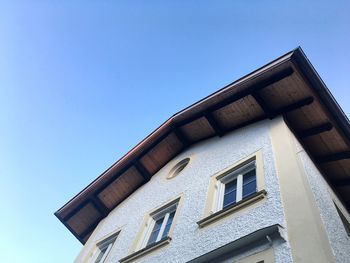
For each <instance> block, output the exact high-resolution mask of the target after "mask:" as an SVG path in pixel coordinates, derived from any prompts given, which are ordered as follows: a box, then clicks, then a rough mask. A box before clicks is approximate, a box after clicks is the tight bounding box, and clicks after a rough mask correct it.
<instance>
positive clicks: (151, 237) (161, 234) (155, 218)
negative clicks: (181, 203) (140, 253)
mask: <svg viewBox="0 0 350 263" xmlns="http://www.w3.org/2000/svg"><path fill="white" fill-rule="evenodd" d="M176 208H177V203H175V204H171V205H170V206H167V207H165V208H164V209H162V210H161V211H159V212H156V213H154V214H151V215H150V218H149V219H148V222H147V224H146V229H145V234H144V237H143V239H142V242H141V244H140V246H139V249H142V248H144V247H147V246H151V245H152V244H154V243H156V242H158V241H161V240H163V239H165V238H166V237H167V236H168V234H169V230H170V228H171V225H172V223H173V220H174V216H175V212H176Z"/></svg>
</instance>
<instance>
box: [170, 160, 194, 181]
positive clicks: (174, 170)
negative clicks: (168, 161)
mask: <svg viewBox="0 0 350 263" xmlns="http://www.w3.org/2000/svg"><path fill="white" fill-rule="evenodd" d="M189 162H190V158H185V159H183V160H181V161H180V162H178V163H177V164H175V166H174V167H173V168H171V170H170V172H169V174H168V176H167V177H166V179H172V178H174V177H175V176H177V175H178V174H179V173H181V171H182V170H183V169H185V167H186V166H187V164H188V163H189Z"/></svg>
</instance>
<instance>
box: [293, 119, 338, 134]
mask: <svg viewBox="0 0 350 263" xmlns="http://www.w3.org/2000/svg"><path fill="white" fill-rule="evenodd" d="M332 128H333V125H332V124H331V123H330V122H327V123H324V124H321V125H318V126H315V127H312V128H309V129H306V130H303V131H300V132H298V134H299V136H300V137H301V138H306V137H310V136H313V135H317V134H320V133H323V132H327V131H330V130H332Z"/></svg>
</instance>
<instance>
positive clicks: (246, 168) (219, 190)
mask: <svg viewBox="0 0 350 263" xmlns="http://www.w3.org/2000/svg"><path fill="white" fill-rule="evenodd" d="M252 170H255V181H256V182H257V167H256V160H255V159H253V160H251V161H249V162H247V163H245V164H244V165H242V166H240V167H238V168H237V169H233V170H232V171H230V172H229V173H228V174H224V175H223V176H222V177H218V178H217V181H216V185H215V197H214V202H213V209H212V212H214V213H215V212H218V211H220V210H222V209H223V208H224V196H225V187H226V185H227V184H229V183H231V182H233V181H234V180H236V181H237V183H236V201H235V203H238V202H240V201H242V200H244V199H246V198H247V197H245V198H243V191H244V185H243V182H244V180H243V176H244V175H245V174H247V173H248V172H250V171H252ZM256 192H258V187H257V183H256V189H255V193H256ZM249 196H250V195H249ZM249 196H248V197H249ZM229 206H230V205H229Z"/></svg>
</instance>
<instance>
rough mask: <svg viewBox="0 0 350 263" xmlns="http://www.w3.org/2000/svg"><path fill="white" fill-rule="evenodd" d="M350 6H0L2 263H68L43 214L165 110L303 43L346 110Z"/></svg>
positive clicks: (60, 236)
mask: <svg viewBox="0 0 350 263" xmlns="http://www.w3.org/2000/svg"><path fill="white" fill-rule="evenodd" d="M349 12H350V2H349V1H339V2H338V1H257V0H251V1H246V0H245V1H241V0H237V1H198V0H197V1H194V0H186V1H153V0H151V1H130V0H129V1H103V0H102V1H91V0H85V1H74V0H73V1H68V0H67V1H58V0H57V1H39V0H38V1H30V0H27V1H16V0H12V1H1V0H0V182H1V191H0V200H1V209H0V229H1V234H0V252H1V262H11V263H19V262H21V263H22V262H30V263H31V262H35V263H48V262H50V263H56V262H57V263H62V262H72V261H73V260H74V258H75V257H76V255H77V254H78V252H79V251H80V249H81V244H80V243H79V242H78V241H77V240H76V239H75V238H74V236H73V235H72V234H70V232H69V231H68V230H67V229H66V228H65V227H64V226H63V225H62V224H61V223H60V222H59V220H58V219H56V217H55V216H54V215H53V213H54V212H55V211H56V210H57V209H58V208H60V207H61V206H62V205H63V204H65V203H66V202H67V201H68V200H69V199H70V198H71V197H73V196H74V195H75V194H76V193H78V192H79V191H80V190H82V189H83V188H84V187H85V186H86V185H87V184H88V183H90V182H91V181H92V180H93V179H94V178H96V177H97V176H98V175H99V174H100V173H101V172H103V171H104V170H105V169H106V168H107V167H109V166H110V165H111V164H112V163H113V162H114V161H116V160H117V159H118V158H120V157H121V156H122V155H123V154H125V153H126V152H127V151H128V150H129V149H130V148H131V147H133V146H134V145H135V144H137V143H138V142H139V141H140V140H141V139H143V138H144V137H145V136H146V135H148V134H149V133H150V132H151V131H152V130H153V129H155V128H156V127H157V126H158V125H160V124H161V123H162V122H163V121H164V120H166V119H167V118H168V117H170V116H171V115H172V114H174V113H175V112H177V111H179V110H181V109H182V108H184V107H186V106H188V105H190V104H192V103H194V102H196V101H197V100H199V99H201V98H202V97H204V96H206V95H208V94H210V93H212V92H214V91H216V90H217V89H219V88H221V87H223V86H224V85H226V84H228V83H230V82H232V81H233V80H235V79H237V78H239V77H241V76H242V75H245V74H247V73H249V72H250V71H252V70H254V69H256V68H257V67H260V66H262V65H263V64H265V63H267V62H269V61H271V60H273V59H275V58H276V57H278V56H280V55H282V54H284V53H286V52H288V51H290V50H292V49H294V48H295V47H297V46H299V45H300V46H302V48H303V49H304V51H305V53H306V54H307V56H308V57H309V59H310V60H311V62H312V64H313V65H314V66H315V68H316V70H317V71H318V73H319V74H320V75H321V77H322V78H323V80H324V81H325V82H326V84H327V85H328V87H329V88H330V90H331V91H332V93H333V95H334V96H335V98H336V99H337V101H338V102H339V103H340V105H341V107H342V108H343V110H344V111H345V113H346V114H347V115H348V116H349V113H350V105H349V104H350V103H349V102H350V98H349V91H348V86H349V83H350V74H349V73H350V71H349V70H350V51H349V47H350V32H349V31H350V29H349V25H350V16H349Z"/></svg>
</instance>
